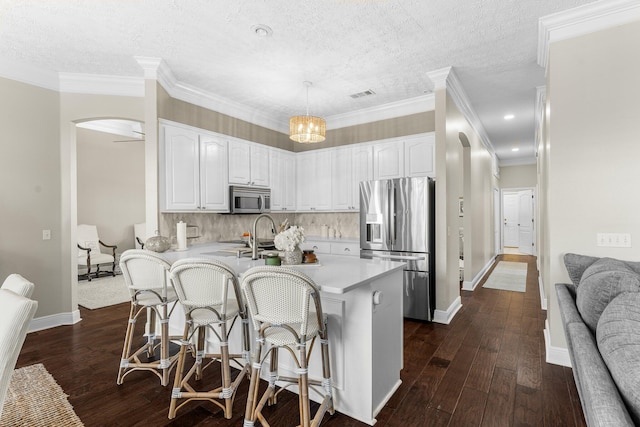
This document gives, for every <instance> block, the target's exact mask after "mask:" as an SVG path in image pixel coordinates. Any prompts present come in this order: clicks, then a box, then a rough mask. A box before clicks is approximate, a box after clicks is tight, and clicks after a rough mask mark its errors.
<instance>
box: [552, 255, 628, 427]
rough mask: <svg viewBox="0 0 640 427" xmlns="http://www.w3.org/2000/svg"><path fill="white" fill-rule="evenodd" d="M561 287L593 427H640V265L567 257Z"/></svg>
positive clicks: (586, 410)
mask: <svg viewBox="0 0 640 427" xmlns="http://www.w3.org/2000/svg"><path fill="white" fill-rule="evenodd" d="M564 262H565V266H566V267H567V271H568V273H569V277H570V278H571V281H572V282H573V283H572V284H564V283H561V284H556V293H557V296H558V305H559V307H560V314H561V316H562V321H563V324H564V331H565V336H566V338H567V346H568V349H569V355H570V357H571V363H572V366H573V375H574V378H575V381H576V385H577V388H578V394H579V395H580V400H581V403H582V409H583V411H584V415H585V419H586V421H587V425H588V426H590V427H593V426H612V427H613V426H615V427H621V426H634V425H638V426H640V262H625V261H620V260H616V259H612V258H596V257H589V256H584V255H577V254H566V255H565V257H564Z"/></svg>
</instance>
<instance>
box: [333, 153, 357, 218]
mask: <svg viewBox="0 0 640 427" xmlns="http://www.w3.org/2000/svg"><path fill="white" fill-rule="evenodd" d="M352 198H353V178H352V164H351V148H343V149H338V150H332V151H331V206H332V209H333V210H336V211H346V210H350V209H352V208H353V200H352Z"/></svg>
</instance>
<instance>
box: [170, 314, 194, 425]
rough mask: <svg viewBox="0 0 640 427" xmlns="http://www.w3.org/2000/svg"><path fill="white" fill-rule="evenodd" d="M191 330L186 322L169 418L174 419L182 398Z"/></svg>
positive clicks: (172, 391)
mask: <svg viewBox="0 0 640 427" xmlns="http://www.w3.org/2000/svg"><path fill="white" fill-rule="evenodd" d="M189 330H190V326H189V323H188V322H185V324H184V333H183V334H182V342H181V343H180V354H179V355H178V364H177V366H176V374H175V379H174V381H173V389H172V390H171V404H170V405H169V419H173V418H175V417H176V410H177V404H178V399H180V398H181V390H182V378H183V376H184V363H185V360H186V358H187V348H188V347H189V346H190V343H189Z"/></svg>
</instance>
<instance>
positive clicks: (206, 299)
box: [169, 258, 250, 418]
mask: <svg viewBox="0 0 640 427" xmlns="http://www.w3.org/2000/svg"><path fill="white" fill-rule="evenodd" d="M171 278H172V280H173V283H174V286H175V289H176V292H177V294H178V299H179V301H180V304H181V305H182V307H183V308H184V311H185V326H184V334H183V336H182V341H181V347H180V353H179V357H178V367H177V368H176V374H175V380H174V384H173V390H172V393H171V405H170V407H169V418H174V417H175V416H176V412H177V411H178V409H180V408H181V407H182V406H184V405H186V404H187V403H188V402H190V401H193V400H206V401H209V402H212V403H214V404H215V405H217V406H219V407H220V408H222V410H223V411H224V416H225V418H231V412H232V407H233V399H234V397H235V394H236V390H237V388H238V385H239V384H240V382H241V381H242V379H243V378H244V377H245V376H246V375H249V372H250V369H249V359H250V353H249V344H250V342H249V321H248V316H247V309H246V304H245V303H244V299H243V297H242V292H241V291H240V284H239V283H238V279H237V277H236V275H235V273H234V272H233V270H231V268H230V267H228V266H227V265H225V264H224V263H222V262H219V261H214V260H210V259H197V258H188V259H183V260H180V261H176V262H175V263H174V264H173V265H172V267H171ZM238 322H239V323H240V327H241V328H242V352H239V353H230V352H229V335H230V333H231V331H232V329H233V327H234V326H235V325H236V323H238ZM209 331H210V332H212V333H213V334H214V335H215V337H216V339H217V341H218V344H219V345H220V352H219V353H212V352H207V339H206V338H207V332H209ZM194 341H195V344H194ZM188 350H190V351H191V353H192V355H193V356H194V358H195V360H194V363H193V365H192V366H191V368H190V369H189V370H188V372H186V373H184V366H185V363H186V359H187V351H188ZM205 359H209V362H208V363H206V364H205ZM216 361H219V362H220V370H221V378H222V385H221V386H220V387H217V388H214V389H213V390H205V391H198V390H196V389H195V388H194V385H193V381H192V378H194V377H195V379H201V378H202V374H203V371H204V370H205V369H206V368H208V367H209V366H211V364H213V363H214V362H216ZM231 364H234V365H235V366H234V367H237V368H238V369H239V370H240V372H239V373H238V375H237V376H236V378H235V379H233V380H232V379H231Z"/></svg>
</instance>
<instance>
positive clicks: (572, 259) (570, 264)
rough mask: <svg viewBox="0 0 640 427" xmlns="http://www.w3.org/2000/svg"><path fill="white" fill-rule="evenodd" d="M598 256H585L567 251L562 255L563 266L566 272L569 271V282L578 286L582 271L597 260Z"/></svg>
mask: <svg viewBox="0 0 640 427" xmlns="http://www.w3.org/2000/svg"><path fill="white" fill-rule="evenodd" d="M599 259H600V258H596V257H592V256H586V255H578V254H571V253H567V254H565V255H564V266H565V267H566V268H567V273H569V278H570V279H571V282H572V283H573V284H574V285H576V286H578V284H579V283H580V279H581V278H582V273H584V271H585V270H586V269H587V267H589V266H590V265H591V264H593V263H594V262H596V261H598V260H599Z"/></svg>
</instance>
